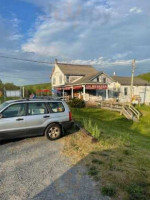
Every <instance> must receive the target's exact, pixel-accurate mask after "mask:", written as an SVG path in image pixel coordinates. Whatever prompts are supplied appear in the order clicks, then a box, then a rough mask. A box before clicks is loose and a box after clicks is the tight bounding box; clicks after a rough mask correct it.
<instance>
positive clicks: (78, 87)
mask: <svg viewBox="0 0 150 200" xmlns="http://www.w3.org/2000/svg"><path fill="white" fill-rule="evenodd" d="M73 89H74V90H82V89H83V87H82V86H81V85H77V86H73Z"/></svg>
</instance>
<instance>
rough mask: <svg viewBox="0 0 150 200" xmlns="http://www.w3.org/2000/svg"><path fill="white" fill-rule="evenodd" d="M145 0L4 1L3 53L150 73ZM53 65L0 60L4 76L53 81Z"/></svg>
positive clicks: (149, 16)
mask: <svg viewBox="0 0 150 200" xmlns="http://www.w3.org/2000/svg"><path fill="white" fill-rule="evenodd" d="M149 10H150V2H149V1H147V0H143V1H139V0H122V1H120V0H57V1H54V0H0V55H10V56H15V57H18V58H26V59H27V58H28V59H33V60H39V61H48V62H51V61H52V62H53V61H54V59H55V58H57V59H58V60H59V61H63V62H71V63H81V64H92V65H93V66H95V67H96V68H97V69H99V70H103V71H105V72H106V73H109V74H112V73H113V72H114V71H115V72H116V73H117V75H124V76H125V75H127V76H129V75H130V73H131V67H130V66H131V60H132V59H134V58H135V59H136V60H137V68H136V74H139V73H144V72H149V71H150V53H149V52H150V37H149V36H150V12H149ZM52 67H53V66H50V65H43V64H36V63H27V62H22V61H15V60H7V59H4V58H0V79H2V80H3V81H4V82H7V81H11V82H15V83H16V84H18V85H24V84H31V83H44V82H48V81H49V75H50V73H51V70H52Z"/></svg>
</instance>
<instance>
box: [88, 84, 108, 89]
mask: <svg viewBox="0 0 150 200" xmlns="http://www.w3.org/2000/svg"><path fill="white" fill-rule="evenodd" d="M107 88H108V86H107V85H104V84H101V85H96V84H95V85H86V86H85V89H87V90H107Z"/></svg>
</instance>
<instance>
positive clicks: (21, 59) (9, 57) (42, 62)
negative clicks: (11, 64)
mask: <svg viewBox="0 0 150 200" xmlns="http://www.w3.org/2000/svg"><path fill="white" fill-rule="evenodd" d="M0 57H1V58H6V59H13V60H20V61H25V62H34V63H40V64H50V65H53V64H55V63H52V62H45V61H37V60H30V59H24V58H16V57H11V56H3V55H0Z"/></svg>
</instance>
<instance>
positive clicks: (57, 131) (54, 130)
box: [45, 124, 61, 140]
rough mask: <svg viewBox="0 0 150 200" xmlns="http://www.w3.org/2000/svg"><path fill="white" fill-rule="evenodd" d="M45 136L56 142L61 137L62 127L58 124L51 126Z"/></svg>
mask: <svg viewBox="0 0 150 200" xmlns="http://www.w3.org/2000/svg"><path fill="white" fill-rule="evenodd" d="M45 135H46V137H47V138H48V139H49V140H56V139H58V138H60V136H61V127H60V126H59V125H58V124H50V125H49V126H48V127H47V129H46V131H45Z"/></svg>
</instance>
